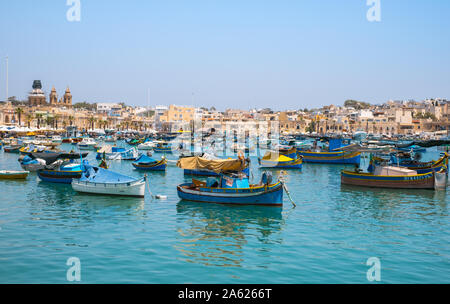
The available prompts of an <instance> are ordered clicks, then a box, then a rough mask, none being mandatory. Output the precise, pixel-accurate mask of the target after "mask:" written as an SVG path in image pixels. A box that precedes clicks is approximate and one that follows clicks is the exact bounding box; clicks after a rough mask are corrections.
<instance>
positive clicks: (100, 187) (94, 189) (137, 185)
mask: <svg viewBox="0 0 450 304" xmlns="http://www.w3.org/2000/svg"><path fill="white" fill-rule="evenodd" d="M145 184H146V183H145V181H144V180H139V181H136V182H129V183H108V184H103V183H92V182H83V181H79V180H73V182H72V188H73V190H75V191H77V192H81V193H87V194H96V195H114V196H131V197H145Z"/></svg>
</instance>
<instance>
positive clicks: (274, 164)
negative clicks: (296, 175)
mask: <svg viewBox="0 0 450 304" xmlns="http://www.w3.org/2000/svg"><path fill="white" fill-rule="evenodd" d="M259 161H260V166H261V168H276V169H302V167H303V158H302V157H301V156H300V157H298V158H297V157H296V158H295V159H293V158H290V157H287V156H285V155H278V154H277V153H276V152H275V153H274V152H268V153H266V155H265V156H264V157H263V158H262V159H260V160H259Z"/></svg>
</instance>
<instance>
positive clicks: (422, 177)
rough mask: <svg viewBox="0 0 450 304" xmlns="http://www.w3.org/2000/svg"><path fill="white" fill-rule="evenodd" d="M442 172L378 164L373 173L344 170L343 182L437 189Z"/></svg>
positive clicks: (368, 185)
mask: <svg viewBox="0 0 450 304" xmlns="http://www.w3.org/2000/svg"><path fill="white" fill-rule="evenodd" d="M442 174H445V172H443V171H440V172H439V175H438V174H437V173H435V172H429V173H425V174H418V173H417V172H416V171H414V170H409V169H406V168H401V167H391V166H377V167H376V169H375V171H374V172H373V173H362V172H352V171H345V170H344V171H342V172H341V183H342V184H344V185H353V186H364V187H373V188H399V189H436V188H437V187H436V186H437V185H436V177H437V176H439V177H438V178H439V179H441V175H442ZM439 187H440V188H441V187H442V186H439Z"/></svg>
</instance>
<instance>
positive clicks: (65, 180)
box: [37, 163, 83, 184]
mask: <svg viewBox="0 0 450 304" xmlns="http://www.w3.org/2000/svg"><path fill="white" fill-rule="evenodd" d="M82 172H83V169H82V165H81V164H75V163H72V164H66V165H62V166H60V168H59V169H56V170H48V169H42V170H39V171H37V175H38V177H39V178H40V179H41V180H42V181H44V182H49V183H58V184H71V183H72V180H73V179H79V178H81V174H82Z"/></svg>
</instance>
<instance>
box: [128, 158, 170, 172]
mask: <svg viewBox="0 0 450 304" xmlns="http://www.w3.org/2000/svg"><path fill="white" fill-rule="evenodd" d="M132 165H133V167H134V168H136V169H137V170H145V171H166V168H167V160H166V159H165V158H163V159H161V160H160V161H157V160H155V159H154V158H151V157H149V156H147V155H145V154H142V155H141V156H140V157H139V158H138V159H137V160H136V161H135V162H133V163H132Z"/></svg>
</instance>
